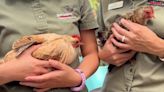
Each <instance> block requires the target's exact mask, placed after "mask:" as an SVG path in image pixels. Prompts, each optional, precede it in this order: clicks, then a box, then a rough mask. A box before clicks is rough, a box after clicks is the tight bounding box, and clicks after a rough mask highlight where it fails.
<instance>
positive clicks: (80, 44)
mask: <svg viewBox="0 0 164 92" xmlns="http://www.w3.org/2000/svg"><path fill="white" fill-rule="evenodd" d="M82 45H84V43H82V42H79V43H77V44H76V45H73V47H74V48H78V47H79V46H82Z"/></svg>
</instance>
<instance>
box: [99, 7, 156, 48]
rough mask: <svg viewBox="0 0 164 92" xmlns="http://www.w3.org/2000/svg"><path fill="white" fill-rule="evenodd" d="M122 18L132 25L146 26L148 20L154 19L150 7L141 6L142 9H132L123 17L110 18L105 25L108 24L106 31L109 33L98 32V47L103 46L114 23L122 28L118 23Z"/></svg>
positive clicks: (152, 10)
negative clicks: (132, 23)
mask: <svg viewBox="0 0 164 92" xmlns="http://www.w3.org/2000/svg"><path fill="white" fill-rule="evenodd" d="M122 18H124V19H127V20H130V21H132V22H134V23H138V24H141V25H146V24H147V21H148V20H151V19H152V18H154V9H153V7H152V6H142V7H138V8H136V9H134V10H133V11H131V12H128V13H126V14H125V15H116V16H114V17H112V19H111V18H110V19H108V20H107V24H109V27H108V28H107V30H109V31H103V32H102V31H101V32H98V38H99V42H98V43H99V45H100V46H103V45H104V44H105V42H106V40H107V39H108V37H109V35H110V34H111V24H113V23H114V22H116V23H118V24H119V25H120V26H121V27H123V26H122V24H121V23H120V20H121V19H122ZM123 28H124V27H123Z"/></svg>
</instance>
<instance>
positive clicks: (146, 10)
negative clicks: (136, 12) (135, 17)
mask: <svg viewBox="0 0 164 92" xmlns="http://www.w3.org/2000/svg"><path fill="white" fill-rule="evenodd" d="M144 12H149V13H150V15H149V16H145V17H146V18H154V8H153V7H152V6H147V7H145V10H144Z"/></svg>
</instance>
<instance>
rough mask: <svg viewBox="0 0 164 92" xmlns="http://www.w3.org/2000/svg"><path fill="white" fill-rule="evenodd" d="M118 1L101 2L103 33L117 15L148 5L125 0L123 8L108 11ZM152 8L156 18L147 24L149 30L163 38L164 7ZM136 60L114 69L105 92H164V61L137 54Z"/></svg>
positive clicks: (141, 0) (105, 85)
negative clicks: (110, 5)
mask: <svg viewBox="0 0 164 92" xmlns="http://www.w3.org/2000/svg"><path fill="white" fill-rule="evenodd" d="M118 1H121V0H101V5H100V12H99V15H98V18H99V24H100V30H101V31H104V30H105V31H107V30H106V29H107V26H108V24H107V23H108V22H107V21H108V20H112V17H114V16H116V15H117V14H125V13H126V12H129V11H130V10H131V9H133V8H134V7H140V6H142V5H146V4H148V2H147V0H123V7H119V8H116V9H111V10H109V9H108V5H109V4H112V3H115V2H118ZM154 1H157V0H154ZM161 1H162V0H161ZM152 6H153V8H154V9H155V18H154V19H153V20H152V21H149V22H148V27H149V28H150V29H151V30H152V31H153V32H155V33H156V34H157V35H158V36H159V37H161V38H164V6H154V5H152ZM110 8H111V7H110ZM110 18H111V19H110ZM110 25H111V24H110ZM145 35H146V34H145ZM135 58H136V60H135V61H131V62H130V61H129V62H128V63H127V64H124V65H123V66H121V67H115V68H113V70H112V71H111V72H110V73H108V74H107V76H106V79H105V83H104V86H103V91H102V92H164V62H162V61H160V59H159V58H158V57H157V56H155V55H151V54H147V53H137V55H136V56H135Z"/></svg>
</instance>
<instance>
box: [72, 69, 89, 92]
mask: <svg viewBox="0 0 164 92" xmlns="http://www.w3.org/2000/svg"><path fill="white" fill-rule="evenodd" d="M75 71H76V72H77V73H78V74H79V75H80V78H81V82H79V85H78V86H75V87H71V90H72V91H75V92H79V91H81V90H82V89H84V87H85V81H86V77H85V74H84V73H83V72H82V71H81V70H80V69H75Z"/></svg>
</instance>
